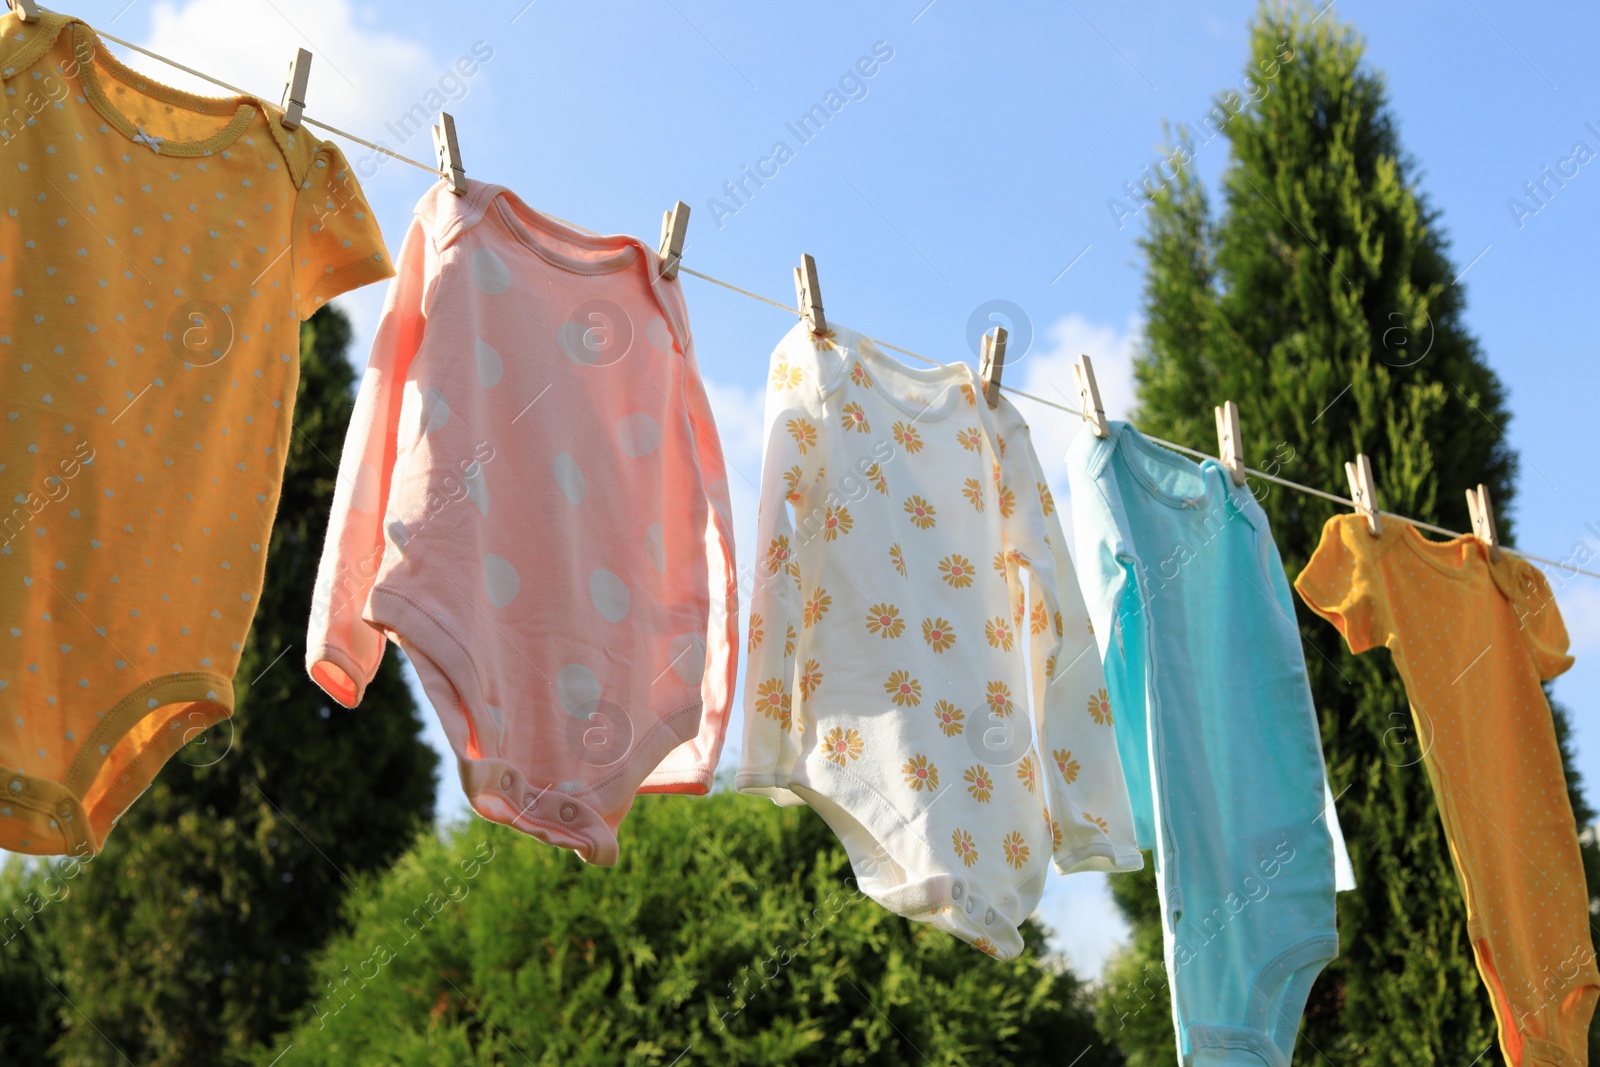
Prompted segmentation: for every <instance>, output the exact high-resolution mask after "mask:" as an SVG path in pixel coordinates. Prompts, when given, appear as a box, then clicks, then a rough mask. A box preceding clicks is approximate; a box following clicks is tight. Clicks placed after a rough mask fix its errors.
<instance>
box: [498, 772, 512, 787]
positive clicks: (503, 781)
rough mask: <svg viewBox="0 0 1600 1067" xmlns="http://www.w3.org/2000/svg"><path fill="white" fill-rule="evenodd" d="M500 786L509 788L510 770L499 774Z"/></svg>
mask: <svg viewBox="0 0 1600 1067" xmlns="http://www.w3.org/2000/svg"><path fill="white" fill-rule="evenodd" d="M500 788H501V789H510V788H511V772H510V771H507V772H506V773H504V774H502V775H501V776H500Z"/></svg>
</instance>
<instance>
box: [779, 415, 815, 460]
mask: <svg viewBox="0 0 1600 1067" xmlns="http://www.w3.org/2000/svg"><path fill="white" fill-rule="evenodd" d="M784 427H785V428H786V429H787V430H788V431H789V436H790V437H793V438H794V447H795V448H796V449H798V450H799V452H800V454H801V455H802V456H803V455H805V454H806V453H807V452H808V451H810V450H811V447H812V446H813V445H815V444H816V443H817V428H816V427H815V426H813V425H811V424H810V423H809V422H807V421H806V420H805V419H800V418H794V419H790V420H789V421H788V422H786V423H784Z"/></svg>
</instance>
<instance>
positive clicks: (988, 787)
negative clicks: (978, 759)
mask: <svg viewBox="0 0 1600 1067" xmlns="http://www.w3.org/2000/svg"><path fill="white" fill-rule="evenodd" d="M961 780H962V781H964V782H966V783H967V792H969V793H971V794H972V799H973V800H976V801H977V802H978V803H979V804H987V803H989V796H990V794H991V793H992V792H993V791H994V778H992V777H991V776H990V774H989V772H988V771H987V770H985V769H984V768H983V767H980V766H978V765H977V764H973V765H972V766H971V767H968V768H967V773H966V774H963V775H962V776H961Z"/></svg>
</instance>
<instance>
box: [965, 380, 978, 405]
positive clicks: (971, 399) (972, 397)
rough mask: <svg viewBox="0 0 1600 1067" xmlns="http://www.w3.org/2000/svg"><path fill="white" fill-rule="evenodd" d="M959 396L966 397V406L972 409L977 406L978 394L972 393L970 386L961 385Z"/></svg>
mask: <svg viewBox="0 0 1600 1067" xmlns="http://www.w3.org/2000/svg"><path fill="white" fill-rule="evenodd" d="M961 395H962V396H964V397H966V399H967V403H968V404H970V405H972V406H973V407H976V406H977V404H978V399H977V398H978V394H977V393H975V392H973V389H972V386H970V385H963V386H962V387H961Z"/></svg>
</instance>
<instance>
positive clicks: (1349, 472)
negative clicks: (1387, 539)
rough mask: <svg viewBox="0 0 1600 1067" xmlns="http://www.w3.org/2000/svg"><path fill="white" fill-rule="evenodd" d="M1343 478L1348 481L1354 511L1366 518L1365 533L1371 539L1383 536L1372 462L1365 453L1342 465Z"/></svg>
mask: <svg viewBox="0 0 1600 1067" xmlns="http://www.w3.org/2000/svg"><path fill="white" fill-rule="evenodd" d="M1344 474H1345V477H1346V478H1348V479H1350V498H1351V499H1352V500H1354V501H1355V505H1356V511H1357V512H1359V513H1360V514H1362V515H1365V516H1366V517H1367V532H1368V533H1369V534H1371V535H1372V536H1373V537H1380V536H1382V534H1383V520H1382V519H1381V518H1379V517H1378V489H1377V485H1376V483H1375V482H1374V481H1373V479H1372V460H1370V459H1368V458H1367V454H1366V453H1365V452H1363V453H1361V454H1360V455H1358V456H1357V457H1356V461H1355V462H1354V463H1346V464H1345V465H1344Z"/></svg>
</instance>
